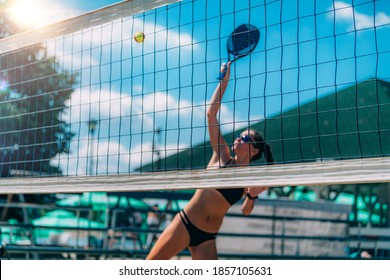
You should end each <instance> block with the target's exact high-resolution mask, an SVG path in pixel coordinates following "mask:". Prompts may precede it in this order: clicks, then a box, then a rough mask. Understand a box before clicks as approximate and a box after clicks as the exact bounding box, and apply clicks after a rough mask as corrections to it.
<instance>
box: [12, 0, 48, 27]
mask: <svg viewBox="0 0 390 280" xmlns="http://www.w3.org/2000/svg"><path fill="white" fill-rule="evenodd" d="M8 12H9V13H10V15H11V18H12V19H13V20H14V21H15V22H16V23H17V24H19V25H21V26H23V27H29V28H36V27H40V26H43V25H45V24H46V23H47V20H48V18H49V17H50V13H51V11H50V9H48V8H47V7H45V6H44V5H43V4H42V2H40V1H31V0H15V1H12V3H11V5H10V7H9V8H8Z"/></svg>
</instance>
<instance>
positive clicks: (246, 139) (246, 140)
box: [240, 134, 253, 143]
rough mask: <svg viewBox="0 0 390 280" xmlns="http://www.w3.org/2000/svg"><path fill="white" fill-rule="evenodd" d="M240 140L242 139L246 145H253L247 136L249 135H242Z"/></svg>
mask: <svg viewBox="0 0 390 280" xmlns="http://www.w3.org/2000/svg"><path fill="white" fill-rule="evenodd" d="M240 139H241V141H242V142H244V143H253V140H252V138H250V136H249V135H247V134H244V135H241V136H240Z"/></svg>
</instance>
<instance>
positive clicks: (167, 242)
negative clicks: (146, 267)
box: [147, 63, 273, 260]
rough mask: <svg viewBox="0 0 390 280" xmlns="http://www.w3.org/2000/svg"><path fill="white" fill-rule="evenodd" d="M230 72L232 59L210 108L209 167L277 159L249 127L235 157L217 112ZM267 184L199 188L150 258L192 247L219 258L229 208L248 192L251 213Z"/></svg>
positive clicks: (245, 207)
mask: <svg viewBox="0 0 390 280" xmlns="http://www.w3.org/2000/svg"><path fill="white" fill-rule="evenodd" d="M229 76H230V63H229V64H228V66H227V69H226V75H225V77H224V79H223V80H222V81H221V82H220V83H219V84H218V86H217V88H216V90H215V91H214V93H213V96H212V98H211V101H210V105H209V108H208V112H207V118H208V127H209V134H210V143H211V146H212V147H213V155H212V157H211V159H210V162H209V164H208V166H207V168H208V169H209V168H210V169H211V168H225V167H233V166H244V165H249V164H250V162H251V160H256V159H259V158H260V157H261V156H262V155H263V154H264V156H265V159H266V161H267V162H273V158H272V153H271V150H270V147H269V145H268V144H266V143H265V142H264V139H263V138H262V136H261V135H260V134H259V133H258V132H256V131H254V130H247V131H244V132H243V133H241V135H240V137H238V138H237V139H236V140H235V141H234V144H233V147H232V150H233V151H234V157H232V156H231V152H230V148H229V147H228V145H227V143H226V141H225V139H224V138H223V136H222V133H221V131H220V126H219V122H218V120H217V114H218V111H219V109H220V105H221V100H222V97H223V95H224V93H225V90H226V87H227V84H228V80H229ZM267 189H268V188H267V187H260V188H257V187H248V188H238V189H198V190H197V191H196V192H195V194H194V196H193V197H192V198H191V200H190V201H189V202H188V204H187V205H186V207H185V208H184V209H183V210H182V211H180V213H178V214H177V215H176V216H175V218H174V219H173V220H172V222H171V224H170V225H169V226H168V227H167V228H166V229H165V230H164V232H163V233H162V234H161V236H160V237H159V239H158V240H157V242H156V244H155V245H154V247H153V249H152V250H151V251H150V253H149V255H148V256H147V259H151V260H152V259H159V260H161V259H170V258H171V257H173V256H175V255H177V254H178V253H179V252H181V251H182V250H183V249H185V248H186V247H188V249H189V251H190V252H191V255H192V259H194V260H196V259H201V260H205V259H217V257H218V255H217V248H216V241H215V238H216V236H217V233H218V231H219V229H220V227H221V225H222V221H223V218H224V216H225V214H226V212H227V211H228V210H229V208H230V207H231V206H232V205H233V204H234V203H236V202H238V201H239V200H240V199H241V198H242V197H243V196H244V195H246V198H245V200H244V202H243V204H242V207H241V210H242V212H243V213H244V215H249V214H250V213H251V212H252V210H253V207H254V201H255V199H256V198H257V196H258V195H259V194H260V193H261V192H263V191H265V190H267Z"/></svg>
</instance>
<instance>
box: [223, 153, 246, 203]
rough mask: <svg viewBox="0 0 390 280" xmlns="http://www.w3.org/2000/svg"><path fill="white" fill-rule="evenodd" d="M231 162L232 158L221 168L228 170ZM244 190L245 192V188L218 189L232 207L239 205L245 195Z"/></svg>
mask: <svg viewBox="0 0 390 280" xmlns="http://www.w3.org/2000/svg"><path fill="white" fill-rule="evenodd" d="M231 161H232V158H230V159H229V160H228V162H227V163H226V164H225V165H223V166H221V168H226V167H227V166H228V165H229V163H230V162H231ZM244 190H245V189H244V188H236V189H217V191H219V192H220V193H221V194H222V196H223V197H224V198H225V199H226V201H227V202H228V203H229V204H230V205H233V204H235V203H237V202H238V201H239V200H240V199H241V197H242V195H243V194H244Z"/></svg>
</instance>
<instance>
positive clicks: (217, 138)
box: [207, 62, 230, 167]
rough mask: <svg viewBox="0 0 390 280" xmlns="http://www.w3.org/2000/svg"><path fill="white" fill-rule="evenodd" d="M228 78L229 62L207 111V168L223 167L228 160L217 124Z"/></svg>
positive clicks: (228, 154)
mask: <svg viewBox="0 0 390 280" xmlns="http://www.w3.org/2000/svg"><path fill="white" fill-rule="evenodd" d="M229 77H230V62H229V63H228V65H227V70H226V75H225V77H224V78H223V80H222V81H220V82H219V83H218V85H217V88H216V89H215V91H214V93H213V96H212V97H211V100H210V104H209V105H208V109H207V122H208V128H209V135H210V144H211V147H212V148H213V155H212V157H211V159H210V162H209V164H208V167H212V166H216V167H217V166H220V165H223V164H225V163H226V162H227V161H228V160H229V158H230V148H229V146H228V145H227V144H226V141H225V139H224V138H223V136H222V133H221V129H220V125H219V122H218V112H219V110H220V108H221V101H222V98H223V95H224V94H225V91H226V88H227V86H228V83H229Z"/></svg>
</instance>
